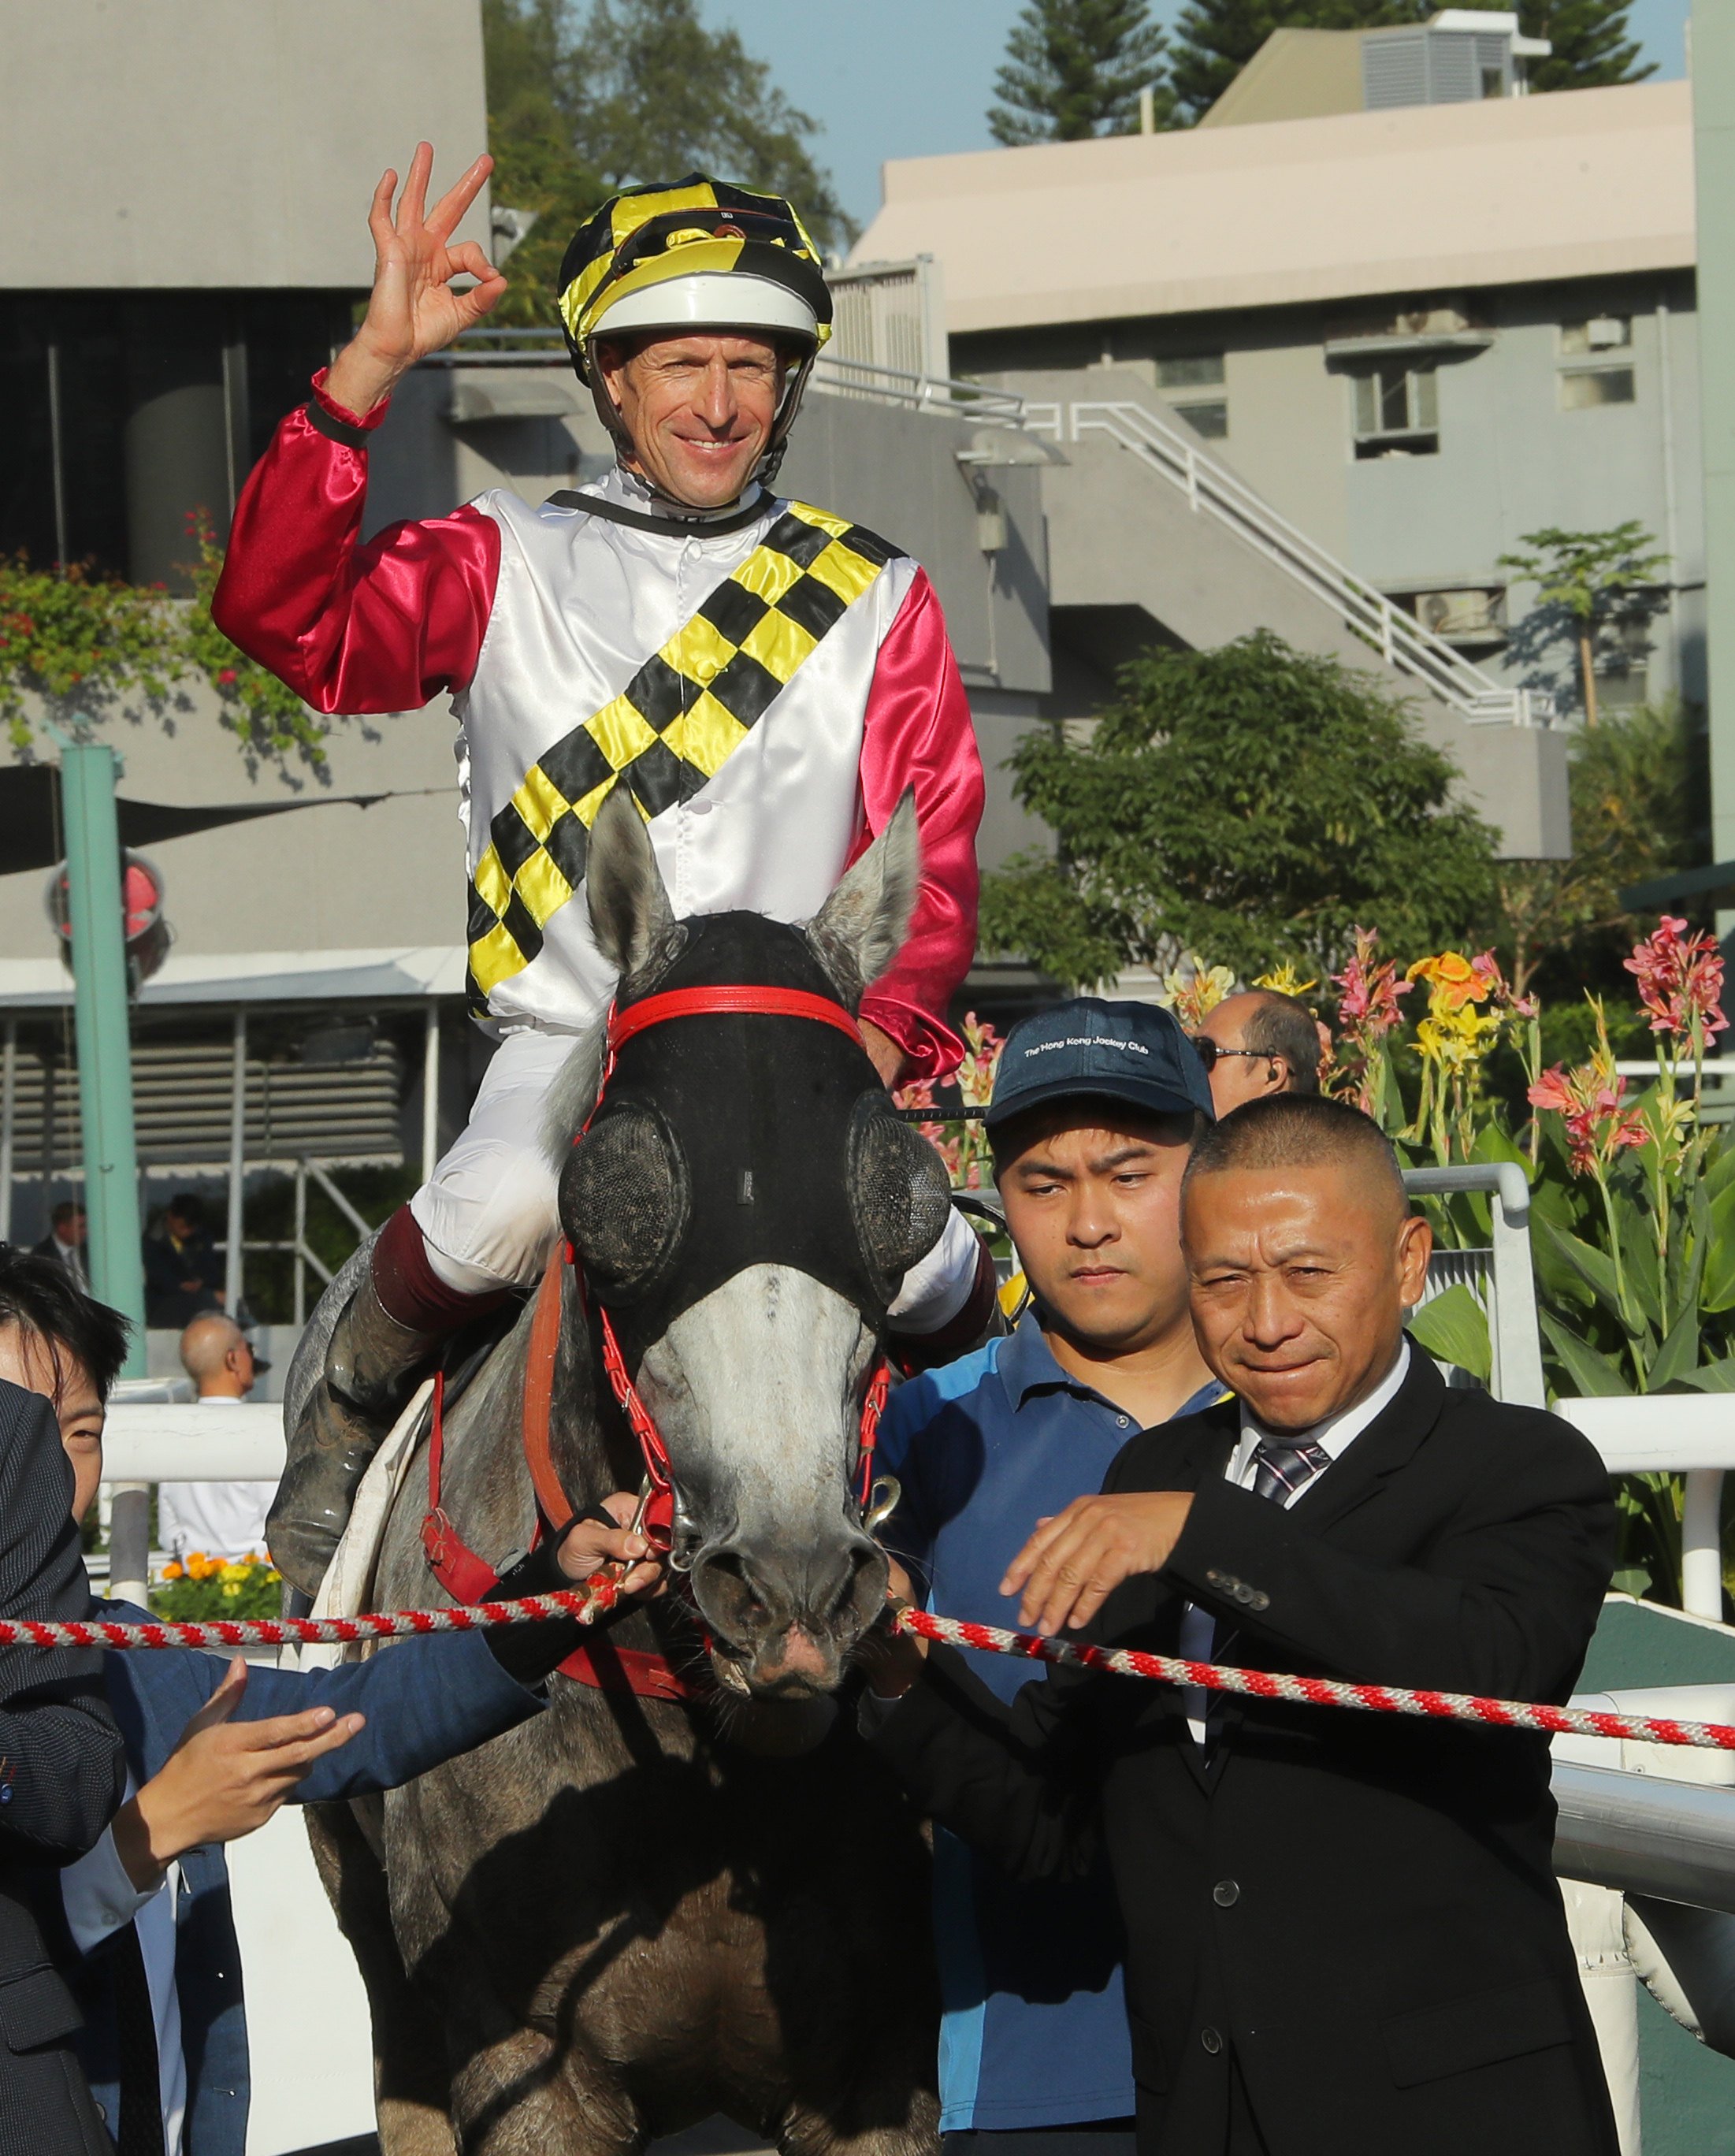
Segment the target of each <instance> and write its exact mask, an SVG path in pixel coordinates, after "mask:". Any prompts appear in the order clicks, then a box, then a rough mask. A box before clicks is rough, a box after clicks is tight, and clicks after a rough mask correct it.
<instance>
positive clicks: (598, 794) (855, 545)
mask: <svg viewBox="0 0 1735 2156" xmlns="http://www.w3.org/2000/svg"><path fill="white" fill-rule="evenodd" d="M896 553H897V549H896V547H889V546H888V545H887V544H886V543H885V541H884V540H883V539H880V538H877V537H876V536H875V535H874V533H872V532H871V531H866V530H865V529H864V528H863V527H862V526H860V525H859V524H847V523H845V522H844V520H843V519H842V518H841V517H837V516H827V515H826V514H825V512H824V511H823V510H819V509H810V508H809V507H808V506H807V504H806V503H805V502H799V501H792V502H791V503H789V504H788V506H787V508H786V509H785V510H784V511H783V514H782V515H781V516H779V517H778V520H777V521H776V522H775V523H774V524H773V526H772V527H771V529H770V530H769V531H767V533H766V535H765V536H764V537H763V538H762V540H761V541H760V542H759V543H758V545H757V547H755V548H754V549H753V551H752V553H751V554H749V555H748V557H747V559H746V561H744V562H742V565H741V567H739V568H738V569H737V570H736V571H735V572H733V574H732V575H731V576H729V577H726V578H725V579H724V581H723V582H722V583H721V584H719V585H718V586H717V588H716V590H715V591H714V592H713V593H711V596H710V598H707V599H706V601H705V602H704V603H703V604H702V605H701V607H700V608H699V610H698V612H697V613H696V614H694V616H693V617H692V619H691V620H690V621H689V622H687V623H686V624H685V626H684V627H683V628H681V629H677V630H676V631H675V634H674V635H673V636H671V637H670V639H669V641H668V642H667V643H666V644H665V645H664V646H663V648H662V649H661V650H660V651H659V652H657V653H656V654H654V656H653V657H651V658H649V659H648V660H645V662H644V665H642V666H641V667H640V668H639V671H638V672H637V673H636V674H635V675H634V676H633V678H632V680H630V681H629V683H628V684H627V685H626V687H625V688H624V690H622V691H621V693H620V695H619V696H617V697H615V698H614V700H613V702H612V703H608V704H605V705H604V706H603V708H602V710H601V711H598V712H596V713H595V714H594V715H593V716H592V717H590V718H588V719H587V720H586V721H584V723H583V726H574V727H573V729H572V731H571V733H569V734H567V736H566V737H564V739H562V740H561V741H558V742H556V743H555V745H554V747H552V748H551V749H548V750H546V751H545V752H543V754H542V756H541V757H538V758H537V760H536V762H535V763H533V764H532V765H531V767H530V769H529V770H528V771H527V772H526V773H525V775H524V778H523V780H522V782H521V783H520V785H519V787H518V788H517V790H516V793H514V794H513V796H512V798H511V800H510V801H509V802H508V803H506V807H505V808H502V809H501V810H500V814H498V815H497V816H495V819H493V821H492V823H491V824H490V825H489V827H488V829H489V838H490V844H489V846H488V849H487V850H486V852H485V853H484V855H482V858H481V860H480V861H478V862H477V864H476V869H475V876H474V877H473V879H472V880H471V883H470V921H469V930H468V934H469V942H470V982H469V988H470V1001H471V1004H472V1005H473V1007H474V1008H475V1010H476V1011H477V1013H478V1014H479V1015H480V1014H482V1013H484V1012H485V1010H486V1008H487V1004H488V998H489V997H490V995H491V994H492V993H493V992H494V990H495V988H498V987H499V986H500V983H501V982H502V981H506V980H510V979H511V977H512V975H513V974H515V973H522V972H523V970H524V968H526V966H528V965H529V964H530V963H531V961H532V960H533V959H534V958H535V957H536V955H537V953H538V952H540V951H541V950H542V940H543V933H544V931H545V930H546V929H547V926H548V923H549V922H550V921H552V919H553V917H554V916H555V915H556V914H557V913H558V912H559V911H560V909H561V908H562V906H564V905H565V904H566V902H567V900H568V899H569V898H570V897H571V896H572V893H573V892H574V891H576V890H577V887H578V885H579V884H580V883H581V882H582V881H583V876H584V861H585V855H586V853H587V851H588V848H589V844H590V826H591V824H592V822H593V819H595V816H596V813H597V811H598V808H601V807H602V805H603V802H604V801H605V800H606V799H607V798H608V794H609V792H610V790H611V789H612V788H613V786H614V784H615V783H616V781H617V780H619V779H624V780H625V782H626V783H627V785H628V787H629V789H630V790H631V792H632V794H633V798H634V800H635V801H636V802H637V803H638V804H639V814H641V815H643V816H644V819H646V821H647V822H649V819H651V818H652V817H653V816H656V815H660V814H661V813H662V811H663V810H664V809H665V808H672V807H673V806H674V805H675V803H676V802H680V801H690V799H691V798H692V797H693V796H694V795H695V794H696V793H697V792H698V791H699V789H700V788H701V787H702V786H704V785H705V784H706V783H707V782H708V781H710V780H711V779H712V778H715V777H716V774H717V773H718V772H719V771H721V769H722V767H723V766H724V764H725V763H726V762H728V760H729V758H730V757H731V755H733V753H734V752H735V751H736V749H737V748H738V747H740V745H741V743H742V742H744V741H745V740H746V739H747V736H748V734H749V733H750V732H751V731H752V729H753V727H754V726H756V725H757V723H758V721H760V720H761V719H762V717H763V716H764V715H765V713H766V712H767V711H768V710H769V709H770V707H771V706H772V704H773V701H775V700H776V698H777V697H778V696H780V695H781V694H782V693H783V690H785V689H786V688H787V687H788V685H789V683H790V682H791V681H792V680H793V679H794V677H795V675H796V674H797V673H798V671H799V670H800V668H801V667H802V665H803V664H804V663H805V661H806V660H807V659H808V657H809V656H810V654H812V653H813V652H814V649H816V648H817V646H818V645H819V643H820V641H821V639H823V638H824V636H825V635H826V634H827V633H828V632H829V630H830V629H834V627H835V626H836V624H838V623H839V621H841V620H842V619H843V617H844V614H845V613H846V612H847V611H848V610H849V608H850V607H851V606H852V605H853V604H854V603H855V601H856V600H857V599H859V598H860V597H861V595H862V593H864V592H865V591H866V590H867V589H868V588H869V587H870V585H871V584H872V583H873V581H874V579H875V577H877V576H878V575H879V573H880V570H881V569H882V568H884V567H885V564H886V563H887V562H889V561H891V560H892V559H893V558H894V557H896Z"/></svg>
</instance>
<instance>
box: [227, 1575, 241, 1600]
mask: <svg viewBox="0 0 1735 2156" xmlns="http://www.w3.org/2000/svg"><path fill="white" fill-rule="evenodd" d="M240 1592H241V1583H240V1582H239V1580H238V1579H231V1580H228V1581H226V1582H225V1583H224V1586H223V1599H224V1601H226V1602H233V1601H234V1599H235V1597H236V1596H237V1595H238V1594H239V1593H240Z"/></svg>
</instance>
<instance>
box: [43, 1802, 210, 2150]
mask: <svg viewBox="0 0 1735 2156" xmlns="http://www.w3.org/2000/svg"><path fill="white" fill-rule="evenodd" d="M137 1794H138V1784H137V1783H136V1781H134V1779H133V1778H132V1770H131V1768H128V1769H127V1774H126V1800H127V1801H128V1802H131V1799H133V1798H134V1797H136V1795H137ZM180 1888H181V1867H180V1866H179V1865H178V1864H172V1865H170V1866H169V1868H168V1872H167V1876H165V1877H164V1878H162V1879H160V1880H158V1881H157V1884H156V1885H155V1886H148V1887H146V1889H145V1891H144V1892H142V1893H141V1892H140V1891H139V1889H138V1888H137V1887H136V1886H134V1885H133V1883H132V1881H131V1879H130V1878H129V1877H128V1876H127V1874H126V1866H125V1865H124V1864H123V1863H122V1862H121V1852H120V1851H118V1850H117V1849H116V1848H115V1830H114V1828H113V1827H112V1826H107V1827H105V1828H104V1829H103V1833H102V1840H100V1841H99V1842H98V1843H97V1845H96V1846H95V1848H94V1849H90V1850H86V1851H85V1854H84V1855H83V1856H81V1857H80V1858H79V1860H78V1861H77V1862H76V1863H75V1864H69V1865H67V1866H65V1867H64V1870H63V1871H62V1872H61V1874H60V1900H61V1903H62V1906H63V1907H64V1909H65V1911H66V1922H67V1928H68V1929H69V1931H70V1932H71V1933H72V1937H73V1943H74V1945H75V1946H76V1947H77V1948H78V1950H79V1952H80V1953H81V1954H87V1953H90V1951H91V1949H92V1948H95V1947H98V1946H100V1945H101V1943H102V1942H103V1941H104V1940H105V1938H108V1936H109V1935H110V1933H112V1932H118V1931H119V1930H120V1928H121V1926H122V1925H123V1924H131V1926H132V1928H133V1929H134V1930H135V1931H136V1933H138V1938H139V1952H140V1953H141V1956H142V1957H143V1959H144V1963H145V1983H146V1987H147V1989H149V1991H150V1994H151V2020H152V2021H153V2022H154V2023H155V2024H156V2026H157V2090H158V2092H159V2094H160V2095H161V2097H162V2147H163V2156H181V2128H182V2123H183V2121H184V2120H185V2118H186V2116H187V2056H186V2054H185V2052H184V2051H182V2048H181V1999H180V1994H179V1993H178V1992H177V1990H176V1989H175V1943H176V1941H175V1902H176V1897H177V1895H178V1894H179V1892H180ZM108 2124H109V2131H110V2133H117V2132H118V2131H119V2129H120V2124H121V2122H120V2120H119V2119H117V2118H111V2119H110V2121H109V2122H108Z"/></svg>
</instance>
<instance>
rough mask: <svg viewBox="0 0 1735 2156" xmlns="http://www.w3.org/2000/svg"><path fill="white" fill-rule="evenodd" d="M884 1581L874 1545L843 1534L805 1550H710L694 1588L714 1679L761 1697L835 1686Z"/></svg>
mask: <svg viewBox="0 0 1735 2156" xmlns="http://www.w3.org/2000/svg"><path fill="white" fill-rule="evenodd" d="M885 1577H886V1568H885V1553H883V1551H881V1550H880V1548H879V1546H878V1544H877V1543H874V1542H873V1541H871V1540H870V1538H869V1537H867V1536H866V1535H864V1534H860V1533H855V1532H847V1531H846V1532H844V1533H843V1534H842V1535H841V1536H839V1537H836V1538H835V1539H831V1540H828V1541H827V1542H826V1543H824V1544H822V1545H820V1546H818V1547H814V1546H809V1547H808V1548H804V1549H793V1550H791V1549H781V1548H775V1547H773V1545H771V1544H769V1543H760V1542H749V1541H747V1540H737V1541H736V1542H733V1543H718V1544H715V1545H713V1546H712V1547H711V1548H709V1549H707V1550H703V1551H701V1553H700V1554H699V1556H698V1558H697V1559H696V1561H695V1563H694V1565H693V1569H692V1574H691V1585H692V1591H693V1596H694V1599H695V1600H696V1602H697V1604H698V1605H699V1609H700V1611H701V1614H702V1615H703V1617H704V1619H705V1620H706V1624H707V1625H709V1626H710V1628H711V1632H712V1635H713V1638H714V1646H713V1655H714V1657H715V1659H716V1661H717V1663H718V1665H719V1670H720V1673H723V1672H731V1673H732V1674H734V1675H735V1676H738V1677H739V1678H741V1679H742V1680H744V1681H745V1686H746V1688H747V1690H749V1691H753V1692H756V1693H758V1694H760V1695H761V1696H763V1697H784V1698H788V1697H812V1696H813V1695H814V1694H815V1693H819V1692H829V1691H834V1690H835V1689H836V1686H837V1685H838V1683H839V1680H840V1678H841V1676H842V1675H843V1670H844V1661H845V1658H846V1657H847V1656H848V1655H849V1653H850V1649H851V1648H852V1647H853V1646H854V1645H855V1643H856V1641H857V1640H859V1639H860V1637H861V1635H862V1634H863V1633H864V1632H865V1630H867V1628H868V1626H869V1625H870V1624H871V1623H872V1622H873V1620H874V1618H875V1614H876V1613H877V1612H878V1610H879V1609H880V1604H882V1603H883V1601H884V1600H885ZM723 1681H724V1682H725V1683H729V1681H730V1676H729V1675H728V1674H724V1675H723ZM732 1688H733V1687H732V1686H731V1689H732Z"/></svg>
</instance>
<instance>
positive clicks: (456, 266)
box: [326, 142, 506, 414]
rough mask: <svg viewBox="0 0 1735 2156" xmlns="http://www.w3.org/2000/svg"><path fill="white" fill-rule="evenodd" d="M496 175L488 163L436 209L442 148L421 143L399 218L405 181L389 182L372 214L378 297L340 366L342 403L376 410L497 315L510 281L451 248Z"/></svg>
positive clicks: (334, 389)
mask: <svg viewBox="0 0 1735 2156" xmlns="http://www.w3.org/2000/svg"><path fill="white" fill-rule="evenodd" d="M493 170H494V160H493V158H491V157H486V156H484V157H478V158H477V159H476V161H475V163H474V164H472V165H471V166H470V168H469V170H468V171H467V172H465V173H464V174H463V176H462V177H460V178H459V180H458V181H457V182H455V183H454V185H453V186H451V187H448V188H447V190H446V192H445V193H444V194H443V195H442V196H441V197H440V198H439V201H438V202H437V203H435V204H434V208H432V209H429V208H427V201H428V182H429V177H431V175H432V173H433V171H434V146H433V145H432V143H429V142H418V143H417V145H416V154H415V155H414V157H412V158H411V159H410V161H409V177H408V178H407V179H406V180H405V182H404V183H403V193H402V194H401V195H399V196H398V208H397V211H396V213H395V214H394V213H393V208H392V197H393V193H394V191H395V190H396V188H397V186H398V175H397V173H396V172H385V173H383V174H382V176H381V178H380V183H379V185H378V186H377V187H376V188H375V189H374V191H373V202H372V207H371V208H369V210H368V213H367V228H368V230H369V231H370V232H371V233H372V234H373V254H374V268H373V291H372V296H371V297H370V298H369V300H368V302H367V315H366V316H365V317H364V318H363V321H362V326H361V328H360V329H358V330H357V331H356V334H355V336H353V337H352V339H351V341H349V343H348V344H346V346H344V348H343V350H342V351H341V352H340V353H339V354H338V355H337V357H336V360H335V361H334V362H332V366H331V374H330V376H329V377H328V378H327V380H326V393H327V394H328V395H329V396H330V397H331V398H332V399H333V401H334V402H335V403H339V404H341V405H343V406H344V407H345V408H346V409H347V410H349V411H352V412H354V413H358V414H360V413H367V412H369V411H371V410H372V408H373V407H374V406H375V405H376V404H377V403H378V402H379V400H380V399H381V398H382V397H385V396H388V395H389V394H390V393H391V391H392V389H393V388H394V387H395V385H396V384H397V382H398V380H399V378H400V377H402V376H403V375H405V374H407V373H408V372H409V370H410V368H411V367H413V366H414V365H415V364H416V362H417V361H418V360H420V359H425V358H426V357H428V355H429V352H439V351H441V350H443V349H444V346H447V345H449V344H450V343H451V341H452V340H453V339H454V337H455V336H458V335H459V332H460V331H464V330H469V329H474V328H475V326H476V325H477V323H479V322H480V321H482V320H483V319H484V317H485V316H487V315H489V314H490V313H492V311H493V310H494V308H495V305H497V304H498V302H499V300H500V295H501V293H503V292H504V291H505V290H506V279H505V278H504V277H503V276H502V275H500V271H499V270H498V269H495V267H494V265H493V264H492V263H491V262H490V260H489V259H488V258H487V256H486V255H485V254H484V253H483V252H482V250H481V249H480V247H479V246H477V244H476V243H475V240H473V239H465V240H460V241H459V243H458V244H457V245H456V246H455V247H454V245H452V244H451V239H452V234H453V233H454V231H455V230H456V229H457V228H458V226H459V223H461V222H462V220H463V218H464V214H465V211H466V210H468V209H469V208H470V204H471V203H473V202H474V201H475V198H476V197H477V196H478V195H479V194H480V193H481V191H482V188H483V187H484V186H485V184H486V182H487V178H488V175H489V174H490V172H492V171H493ZM464 276H469V277H474V278H475V279H476V280H478V281H477V282H476V284H475V285H474V286H473V287H472V288H471V289H470V290H468V291H464V292H455V291H454V290H453V289H452V280H453V279H454V277H464Z"/></svg>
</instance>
